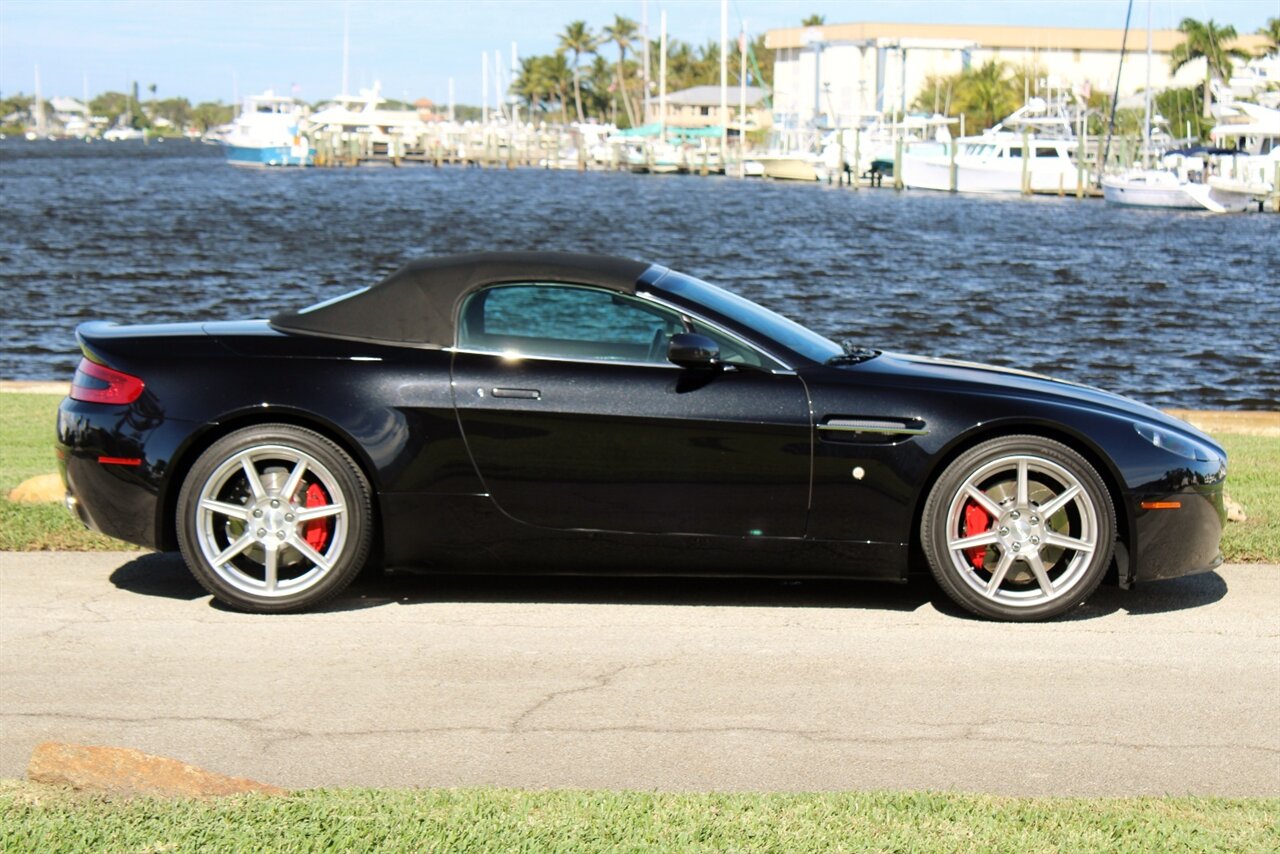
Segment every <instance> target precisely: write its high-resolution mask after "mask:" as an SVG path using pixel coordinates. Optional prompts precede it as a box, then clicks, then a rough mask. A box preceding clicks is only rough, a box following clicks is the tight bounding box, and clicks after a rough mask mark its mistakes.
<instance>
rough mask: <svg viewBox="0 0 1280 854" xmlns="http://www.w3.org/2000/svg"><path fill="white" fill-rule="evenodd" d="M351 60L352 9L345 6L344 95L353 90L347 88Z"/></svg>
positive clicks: (343, 17)
mask: <svg viewBox="0 0 1280 854" xmlns="http://www.w3.org/2000/svg"><path fill="white" fill-rule="evenodd" d="M350 58H351V7H350V6H349V5H345V6H343V7H342V94H343V95H349V94H351V90H350V89H349V88H348V87H347V82H348V80H347V73H348V71H349V69H350Z"/></svg>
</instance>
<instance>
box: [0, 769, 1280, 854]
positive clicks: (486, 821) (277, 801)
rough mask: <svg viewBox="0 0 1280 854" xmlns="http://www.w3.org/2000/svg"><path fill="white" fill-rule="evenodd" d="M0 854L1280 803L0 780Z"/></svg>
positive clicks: (544, 847) (1261, 809)
mask: <svg viewBox="0 0 1280 854" xmlns="http://www.w3.org/2000/svg"><path fill="white" fill-rule="evenodd" d="M0 816H2V817H3V820H2V821H0V850H5V851H42V852H72V851H196V850H201V851H314V850H329V851H495V852H508V851H512V852H515V851H529V852H544V851H555V852H575V851H672V852H700V851H706V852H712V851H715V852H720V851H777V852H806V851H824V852H826V851H903V852H905V851H912V852H931V851H989V852H1018V854H1023V852H1076V851H1135V852H1136V851H1162V852H1163V851H1170V852H1181V851H1186V852H1219V851H1220V852H1252V851H1258V852H1262V851H1276V850H1280V800H1276V799H1225V798H1119V799H1111V798H1098V799H1094V798H1001V797H992V796H986V795H966V794H950V793H948V794H943V793H884V792H868V793H856V792H853V793H850V792H842V793H829V794H663V793H651V792H591V791H573V790H551V791H537V792H531V791H519V790H510V789H422V790H402V789H378V790H375V789H345V790H327V789H311V790H304V791H300V792H297V793H295V794H293V795H289V796H283V797H264V796H238V797H234V798H227V799H220V800H208V801H159V800H150V799H136V800H128V799H115V800H111V799H104V798H101V797H91V796H84V795H74V794H71V793H66V792H62V791H59V790H46V791H41V790H40V789H39V787H35V786H32V785H30V784H22V783H8V784H5V785H4V786H0Z"/></svg>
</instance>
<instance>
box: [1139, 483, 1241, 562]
mask: <svg viewBox="0 0 1280 854" xmlns="http://www.w3.org/2000/svg"><path fill="white" fill-rule="evenodd" d="M1225 477H1226V472H1225V466H1224V467H1223V470H1222V472H1221V474H1220V475H1218V474H1214V475H1213V477H1212V480H1211V482H1201V483H1196V484H1192V485H1187V486H1183V487H1182V488H1180V489H1171V490H1160V491H1155V492H1151V491H1148V492H1143V493H1139V494H1136V495H1133V496H1131V498H1130V500H1131V506H1130V518H1132V519H1133V527H1134V538H1133V543H1132V544H1131V545H1132V548H1131V552H1132V557H1133V563H1132V567H1131V569H1132V577H1131V580H1134V581H1155V580H1158V579H1162V578H1179V577H1181V576H1184V575H1193V574H1195V573H1198V572H1208V571H1210V570H1212V569H1215V568H1216V567H1218V566H1220V565H1221V564H1222V559H1223V558H1222V528H1223V525H1224V524H1225V523H1226V519H1227V511H1226V508H1225V506H1224V504H1223V500H1222V497H1223V486H1224V483H1225Z"/></svg>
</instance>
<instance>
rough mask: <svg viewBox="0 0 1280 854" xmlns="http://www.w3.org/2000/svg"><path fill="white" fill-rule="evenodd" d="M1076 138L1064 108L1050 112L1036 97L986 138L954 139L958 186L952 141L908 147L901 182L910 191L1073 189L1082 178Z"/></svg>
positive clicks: (990, 191) (1037, 190)
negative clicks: (951, 148)
mask: <svg viewBox="0 0 1280 854" xmlns="http://www.w3.org/2000/svg"><path fill="white" fill-rule="evenodd" d="M1074 136H1075V135H1074V133H1073V132H1072V129H1071V122H1070V119H1068V118H1067V117H1066V115H1065V110H1063V109H1062V108H1061V107H1059V108H1058V109H1057V110H1056V111H1054V110H1051V109H1050V108H1049V106H1048V104H1046V102H1045V101H1044V100H1043V99H1041V98H1032V99H1031V100H1030V101H1028V102H1027V104H1026V105H1025V106H1023V107H1022V108H1020V109H1019V110H1018V111H1017V112H1015V113H1013V114H1012V115H1011V116H1009V117H1008V118H1007V119H1005V120H1004V121H1002V122H1000V123H999V124H997V125H996V126H995V127H993V128H991V129H989V130H987V131H986V132H984V133H983V134H982V135H981V136H970V137H962V138H960V139H957V140H955V141H954V142H953V143H951V144H954V145H956V146H957V148H956V155H955V184H954V186H953V185H952V179H951V167H952V159H951V152H950V149H949V147H948V145H949V144H948V143H942V142H918V143H911V144H909V145H908V146H907V148H906V150H905V151H904V152H903V154H902V183H903V186H905V187H908V188H910V189H917V190H943V191H949V190H952V189H954V190H956V191H957V192H961V193H1020V192H1026V191H1030V192H1058V191H1060V190H1068V191H1069V190H1073V189H1074V188H1075V186H1076V181H1077V180H1078V178H1077V175H1078V170H1077V169H1076V163H1075V161H1074V160H1073V159H1072V155H1073V153H1074V150H1075V147H1076V143H1075V139H1074ZM1024 147H1025V148H1026V150H1025V151H1024V150H1023V149H1024Z"/></svg>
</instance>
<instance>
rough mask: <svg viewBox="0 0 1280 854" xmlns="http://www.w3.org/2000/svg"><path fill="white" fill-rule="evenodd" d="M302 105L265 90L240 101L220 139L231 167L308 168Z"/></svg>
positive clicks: (308, 145)
mask: <svg viewBox="0 0 1280 854" xmlns="http://www.w3.org/2000/svg"><path fill="white" fill-rule="evenodd" d="M306 115H307V108H306V105H304V104H301V103H299V102H298V101H296V100H294V99H293V98H290V97H288V96H284V95H276V94H275V93H274V92H272V91H271V90H269V89H268V90H267V91H266V92H265V93H263V94H261V95H251V96H249V97H248V98H246V99H245V101H244V108H243V109H242V110H241V112H240V115H239V116H238V117H237V118H236V119H235V121H233V122H232V123H231V129H230V130H229V131H228V132H227V134H226V136H225V137H224V138H223V140H222V144H223V150H224V152H225V153H226V156H227V162H228V163H230V164H231V165H233V166H257V167H267V166H310V165H311V163H312V158H313V156H314V154H315V152H314V150H313V149H312V148H311V141H310V139H309V138H308V137H307V136H306V134H305V133H304V132H303V120H304V119H305V118H306Z"/></svg>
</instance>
